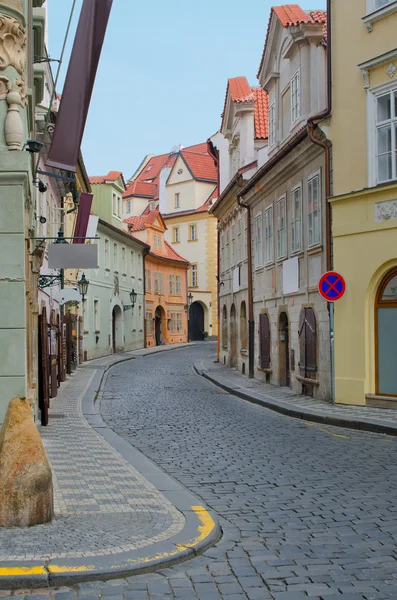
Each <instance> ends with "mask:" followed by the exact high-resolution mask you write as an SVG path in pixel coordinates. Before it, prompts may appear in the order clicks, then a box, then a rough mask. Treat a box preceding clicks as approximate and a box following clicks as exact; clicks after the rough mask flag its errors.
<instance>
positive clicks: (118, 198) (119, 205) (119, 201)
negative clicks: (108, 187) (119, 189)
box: [117, 196, 121, 219]
mask: <svg viewBox="0 0 397 600" xmlns="http://www.w3.org/2000/svg"><path fill="white" fill-rule="evenodd" d="M117 216H118V218H119V219H121V198H120V197H119V196H118V197H117Z"/></svg>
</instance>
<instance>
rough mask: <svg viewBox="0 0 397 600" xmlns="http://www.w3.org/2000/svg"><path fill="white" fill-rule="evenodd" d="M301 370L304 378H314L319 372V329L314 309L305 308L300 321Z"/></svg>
mask: <svg viewBox="0 0 397 600" xmlns="http://www.w3.org/2000/svg"><path fill="white" fill-rule="evenodd" d="M299 349H300V356H299V358H300V360H299V369H300V374H301V376H302V377H309V378H310V377H311V378H313V376H314V374H315V373H316V372H317V328H316V317H315V314H314V311H313V309H312V308H304V309H303V310H302V312H301V315H300V319H299Z"/></svg>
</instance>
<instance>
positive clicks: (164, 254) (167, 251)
mask: <svg viewBox="0 0 397 600" xmlns="http://www.w3.org/2000/svg"><path fill="white" fill-rule="evenodd" d="M149 254H152V255H153V256H155V257H156V258H168V260H177V261H178V262H183V263H186V264H189V261H188V260H186V258H182V256H181V255H180V254H178V253H177V252H175V250H174V249H173V248H172V247H171V246H170V245H169V243H168V242H166V241H165V240H164V244H163V248H162V250H157V248H156V249H154V248H150V252H149Z"/></svg>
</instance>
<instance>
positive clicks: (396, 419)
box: [196, 358, 397, 425]
mask: <svg viewBox="0 0 397 600" xmlns="http://www.w3.org/2000/svg"><path fill="white" fill-rule="evenodd" d="M196 366H197V367H198V369H199V370H202V371H205V372H206V373H208V374H209V375H210V376H212V375H214V376H215V377H216V379H217V380H219V382H220V383H224V384H225V385H227V386H231V387H236V388H237V387H238V388H240V389H241V390H242V391H246V392H248V393H250V392H256V393H258V394H260V395H263V397H264V398H266V399H272V400H275V401H276V402H277V403H279V404H284V405H286V406H293V407H297V408H301V409H302V408H303V409H309V410H313V411H315V412H316V413H317V414H323V415H326V416H332V417H340V418H341V419H353V420H354V419H356V418H358V419H362V420H365V421H370V422H377V423H380V422H385V423H390V424H394V425H397V410H394V409H385V408H371V407H367V406H352V405H343V404H337V405H333V404H331V403H330V402H325V401H322V400H317V399H313V398H310V397H308V396H299V395H298V394H296V393H295V392H293V391H292V390H290V389H287V388H280V387H277V386H274V385H271V384H270V383H262V382H260V381H257V380H256V379H248V378H247V377H245V376H244V375H241V373H239V372H238V371H236V370H235V369H229V368H228V367H225V366H223V365H222V364H220V363H215V362H214V360H209V359H208V358H205V359H204V360H200V361H198V362H197V364H196Z"/></svg>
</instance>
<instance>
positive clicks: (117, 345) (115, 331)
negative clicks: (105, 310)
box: [112, 306, 123, 353]
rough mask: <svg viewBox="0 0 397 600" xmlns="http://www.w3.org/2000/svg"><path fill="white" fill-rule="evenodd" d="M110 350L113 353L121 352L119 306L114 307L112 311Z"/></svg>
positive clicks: (120, 316)
mask: <svg viewBox="0 0 397 600" xmlns="http://www.w3.org/2000/svg"><path fill="white" fill-rule="evenodd" d="M112 349H113V352H114V353H116V352H120V351H121V350H123V341H122V314H121V308H120V307H119V306H115V307H114V308H113V311H112Z"/></svg>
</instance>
